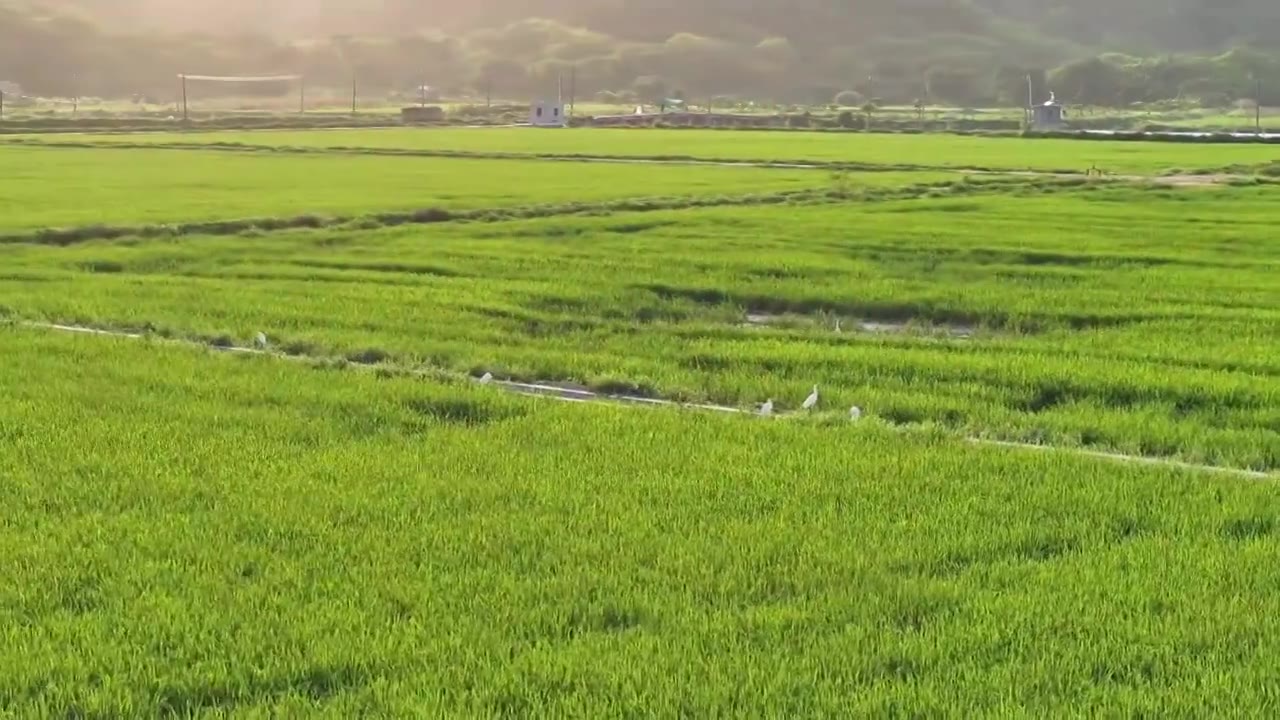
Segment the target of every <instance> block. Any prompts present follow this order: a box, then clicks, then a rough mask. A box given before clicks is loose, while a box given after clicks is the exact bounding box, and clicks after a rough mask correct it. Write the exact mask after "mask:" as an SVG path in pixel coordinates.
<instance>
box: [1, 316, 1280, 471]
mask: <svg viewBox="0 0 1280 720" xmlns="http://www.w3.org/2000/svg"><path fill="white" fill-rule="evenodd" d="M16 324H17V325H18V326H21V327H27V328H34V329H41V330H49V331H52V332H63V333H74V334H79V335H91V336H100V337H113V338H124V339H131V340H145V339H156V340H160V341H163V342H168V343H172V344H175V345H185V346H189V347H203V348H208V349H211V350H215V351H218V352H226V353H233V354H243V355H260V356H264V357H271V358H277V359H283V360H292V361H297V362H316V361H323V360H332V359H337V358H328V357H315V356H308V355H287V354H284V353H281V352H276V351H273V350H271V349H270V348H267V349H259V348H250V347H241V346H218V345H210V344H208V343H204V342H199V341H194V340H179V339H172V338H162V337H159V336H153V335H147V334H143V333H136V332H128V331H123V330H104V329H100V328H92V327H86V326H81V325H63V324H56V323H41V322H29V321H19V322H17V323H16ZM352 367H355V368H362V369H366V370H377V369H379V368H383V369H386V368H387V367H388V366H385V365H381V366H380V365H361V364H358V363H352ZM409 374H411V375H414V376H418V377H424V378H428V377H446V378H452V379H465V380H469V381H471V382H474V383H477V384H484V385H487V386H491V387H494V388H498V389H500V390H505V391H507V392H512V393H516V394H518V395H524V396H528V397H541V398H548V399H552V400H558V401H561V402H573V403H611V404H615V405H630V406H649V407H666V408H678V409H685V410H693V411H700V412H716V413H723V414H730V415H750V416H755V415H756V414H757V413H756V411H754V410H746V409H743V408H738V407H729V406H727V405H714V404H697V403H681V402H676V401H673V400H664V399H660V398H646V397H637V396H633V395H625V394H611V393H601V392H595V391H593V390H589V389H587V388H585V387H582V386H580V385H573V384H569V383H556V382H541V383H528V382H517V381H512V380H498V379H492V380H490V381H488V382H487V383H486V382H485V381H484V380H483V379H482V378H477V377H474V376H470V375H463V374H459V373H454V372H450V371H447V370H443V369H432V370H412V371H409ZM804 416H805V414H804V413H789V414H788V413H779V414H778V415H776V416H775V417H776V418H777V419H787V418H799V417H804ZM963 440H964V441H965V442H968V443H970V444H973V445H980V446H985V447H992V448H1005V449H1009V450H1019V451H1034V452H1049V453H1061V454H1064V455H1074V456H1077V457H1085V458H1094V459H1098V460H1107V461H1111V462H1119V463H1126V464H1139V465H1148V466H1153V467H1164V468H1174V469H1179V470H1186V471H1189V472H1200V473H1210V474H1215V475H1229V476H1233V477H1240V478H1248V479H1252V480H1280V474H1276V473H1266V472H1259V471H1256V470H1245V469H1241V468H1231V467H1218V466H1214V465H1198V464H1195V463H1188V462H1183V461H1180V460H1173V459H1170V458H1158V457H1146V456H1141V455H1126V454H1123V453H1116V452H1107V451H1101V450H1089V449H1086V448H1075V447H1065V446H1056V445H1036V444H1031V443H1019V442H1010V441H1005V440H991V439H988V438H982V437H964V438H963Z"/></svg>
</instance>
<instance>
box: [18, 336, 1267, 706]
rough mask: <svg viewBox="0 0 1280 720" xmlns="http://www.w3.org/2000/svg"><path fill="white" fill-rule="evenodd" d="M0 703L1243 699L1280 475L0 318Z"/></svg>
mask: <svg viewBox="0 0 1280 720" xmlns="http://www.w3.org/2000/svg"><path fill="white" fill-rule="evenodd" d="M0 353H2V354H3V356H4V358H5V363H4V367H3V370H0V398H3V400H2V401H0V403H2V404H0V407H2V408H3V410H4V412H3V413H0V440H3V443H2V444H0V478H2V479H3V482H0V507H3V508H4V511H3V513H2V514H0V551H2V552H0V558H3V559H2V560H0V610H2V612H0V638H2V639H3V642H2V643H0V667H2V668H3V669H4V671H3V672H0V710H3V711H4V712H5V713H12V714H13V715H14V716H17V717H157V716H165V715H176V716H183V717H186V716H192V715H197V714H202V715H237V716H279V717H300V716H327V717H358V716H363V717H375V716H385V717H409V716H424V717H439V716H455V717H457V716H466V717H535V716H536V717H570V716H572V717H591V718H599V717H619V716H635V717H638V716H658V717H676V716H692V717H726V716H744V715H754V716H762V717H848V716H850V715H858V716H895V715H930V716H955V717H980V716H993V717H994V716H999V717H1019V716H1021V717H1049V716H1053V717H1063V716H1098V715H1107V714H1117V715H1126V716H1136V715H1174V716H1194V717H1206V716H1213V715H1227V716H1255V717H1257V716H1267V715H1271V714H1273V713H1274V711H1275V705H1274V703H1275V699H1274V695H1273V693H1272V692H1271V688H1272V678H1273V673H1274V667H1275V664H1276V657H1275V652H1274V648H1275V647H1276V644H1277V640H1278V639H1280V595H1277V593H1276V592H1275V591H1274V589H1275V587H1276V585H1277V583H1280V569H1278V566H1277V564H1276V562H1275V557H1276V553H1277V552H1280V520H1278V519H1277V514H1276V510H1275V508H1276V506H1277V502H1278V501H1280V495H1278V493H1280V491H1278V490H1277V488H1276V486H1275V485H1273V484H1270V483H1249V482H1240V481H1237V480H1226V479H1215V478H1212V477H1203V476H1198V475H1190V474H1185V473H1180V472H1176V471H1171V470H1156V469H1148V468H1135V467H1130V466H1120V465H1116V464H1113V463H1109V462H1105V461H1090V460H1076V459H1070V458H1066V457H1063V456H1057V455H1044V454H1038V453H1030V454H1028V453H1014V452H1007V451H1001V450H991V449H983V448H977V447H971V446H967V445H965V444H962V443H955V442H950V441H945V440H939V439H937V438H929V437H927V436H919V437H913V436H910V435H904V434H900V433H895V432H890V431H887V430H884V429H881V428H879V427H877V426H875V425H874V424H864V425H862V426H856V427H855V426H850V425H848V424H839V425H836V426H822V425H819V424H812V423H803V422H762V421H758V420H753V419H749V418H725V417H718V416H715V417H713V416H705V415H695V414H688V413H676V412H665V411H646V410H634V409H633V410H621V409H611V408H597V407H585V406H576V405H564V404H558V403H553V402H550V401H543V402H535V401H524V400H516V399H511V398H507V397H505V396H501V395H500V394H499V393H498V392H497V391H484V390H480V389H472V388H460V387H440V386H434V385H430V384H427V383H424V382H420V381H412V380H407V379H397V378H379V377H377V376H375V375H374V374H373V373H358V372H338V371H332V370H328V371H322V370H312V369H308V368H306V367H303V366H301V365H299V364H297V363H289V362H284V361H279V360H270V359H261V358H257V359H254V358H234V357H229V356H210V355H207V354H203V353H200V352H193V351H188V350H183V349H175V348H171V347H160V346H151V345H148V344H145V343H137V342H133V341H119V340H110V339H104V338H89V337H72V338H68V337H57V336H54V335H51V334H47V333H45V334H41V333H37V332H33V331H20V330H13V329H5V328H0Z"/></svg>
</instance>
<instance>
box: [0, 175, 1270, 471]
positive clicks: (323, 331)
mask: <svg viewBox="0 0 1280 720" xmlns="http://www.w3.org/2000/svg"><path fill="white" fill-rule="evenodd" d="M475 162H477V163H480V165H483V162H482V161H475ZM1045 190H1046V191H1049V190H1052V188H1045ZM1040 192H1041V190H1040V189H1037V188H1036V187H1034V186H1031V185H1027V186H1026V187H1024V188H1022V189H1020V190H1012V191H1006V194H1004V195H997V196H985V197H984V196H973V197H955V198H948V199H941V198H939V199H933V200H930V199H925V200H911V201H897V202H883V203H875V204H860V203H843V204H836V205H817V206H808V207H804V206H796V207H792V208H789V209H779V208H777V207H773V206H768V207H761V208H743V207H735V208H732V209H728V208H726V209H702V210H691V211H680V212H671V211H657V212H650V213H645V214H636V215H627V214H611V215H608V216H606V217H601V218H546V219H539V220H531V221H522V222H509V223H490V224H478V225H467V224H442V225H433V226H430V227H407V228H397V229H389V230H380V231H316V232H304V233H296V234H285V235H272V236H268V237H266V238H264V237H258V236H250V237H228V238H222V239H216V238H200V237H191V238H188V239H184V240H181V241H177V242H175V241H173V240H171V239H167V238H166V239H159V240H148V241H137V240H131V239H125V240H121V241H116V242H110V243H102V242H89V243H85V244H80V245H76V246H73V247H65V248H57V247H54V248H50V247H40V246H28V245H17V246H10V247H9V248H7V249H5V250H4V255H5V261H6V262H5V269H6V275H7V278H6V279H7V282H6V283H5V284H4V285H3V287H0V306H3V307H5V308H7V309H8V310H9V312H10V313H12V314H14V315H16V316H19V317H24V318H48V319H53V320H59V321H74V322H81V323H88V324H97V325H103V326H106V327H128V328H140V327H146V328H152V329H154V330H157V331H160V332H163V333H166V334H178V335H184V336H197V337H202V338H205V339H215V338H219V337H231V338H239V339H240V340H241V342H247V340H248V338H251V337H252V336H253V334H254V333H255V332H257V331H259V330H266V331H267V332H269V333H270V334H271V335H272V336H273V337H277V338H278V339H279V341H280V342H281V343H283V344H284V346H286V347H289V348H292V349H293V350H294V351H296V352H302V353H311V354H319V355H326V356H327V355H337V356H342V355H347V356H351V357H363V356H365V355H366V353H367V351H370V350H372V351H373V356H375V357H377V358H379V359H384V358H385V359H390V360H392V361H394V362H395V363H396V364H401V365H405V366H413V365H416V364H419V363H425V364H428V365H431V366H443V367H448V368H452V369H455V370H473V369H475V370H477V371H479V370H491V371H493V372H495V373H496V374H498V375H499V376H512V377H517V378H523V379H533V380H556V381H578V382H584V383H587V384H591V385H595V386H597V387H604V388H615V389H626V390H630V391H632V392H639V393H646V394H655V395H659V396H665V397H679V398H691V399H705V400H714V401H720V402H726V403H731V404H740V405H744V406H745V405H750V404H752V403H758V402H762V401H763V400H764V399H765V398H768V397H774V398H777V399H778V402H779V407H794V406H795V405H796V404H797V403H798V401H799V400H800V399H801V398H803V397H804V395H805V394H807V391H808V388H809V387H810V386H811V385H812V384H814V383H818V384H820V385H822V386H823V387H824V388H825V389H826V390H825V393H826V397H827V398H828V405H827V407H828V408H835V409H837V410H839V409H841V408H843V409H847V408H848V407H849V406H850V405H851V404H854V403H857V404H859V405H861V406H862V407H864V408H865V409H866V410H867V411H868V412H869V413H870V414H871V415H873V416H875V417H878V418H880V419H882V420H884V421H887V422H890V423H893V424H901V425H928V426H938V427H941V428H945V429H947V430H949V431H953V432H956V433H966V434H979V435H990V436H995V437H1000V438H1005V439H1018V440H1028V441H1047V442H1051V443H1053V444H1066V445H1081V446H1087V447H1094V448H1102V449H1111V450H1119V451H1124V452H1129V453H1133V454H1138V455H1147V456H1176V457H1180V458H1184V459H1188V460H1192V461H1197V462H1207V463H1213V464H1222V465H1228V466H1235V467H1247V468H1254V469H1261V470H1275V469H1278V468H1280V434H1278V433H1280V365H1278V364H1277V357H1280V355H1278V354H1277V353H1276V348H1277V345H1278V344H1280V332H1278V329H1280V288H1278V287H1277V285H1276V283H1275V281H1274V278H1275V275H1276V273H1277V271H1278V270H1280V262H1278V261H1277V257H1276V253H1275V250H1274V242H1273V241H1272V240H1270V239H1269V236H1268V235H1267V233H1266V228H1268V227H1269V226H1270V224H1271V222H1272V218H1273V217H1274V213H1275V205H1274V200H1273V198H1272V197H1271V196H1272V193H1271V192H1270V190H1269V189H1266V188H1255V189H1244V188H1239V189H1226V188H1217V189H1183V188H1179V189H1169V190H1164V191H1159V190H1134V189H1126V188H1112V189H1107V188H1088V189H1085V190H1081V191H1077V192H1075V193H1069V194H1065V195H1063V194H1056V195H1047V196H1042V195H1040ZM211 298H217V301H215V302H211V301H210V299H211ZM748 314H766V315H769V316H771V317H765V318H763V319H761V318H757V319H756V323H757V325H758V326H746V325H745V324H746V323H747V322H748V317H747V316H748ZM773 316H776V317H773ZM837 319H839V320H840V321H841V323H842V327H843V328H844V329H846V330H848V332H845V333H842V334H837V333H836V332H835V331H834V330H835V322H836V321H837ZM868 321H870V322H874V323H881V324H885V325H887V327H876V330H878V332H859V331H858V329H859V325H860V323H864V322H868ZM886 331H887V332H886ZM970 335H973V337H969V336H970Z"/></svg>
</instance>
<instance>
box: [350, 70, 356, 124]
mask: <svg viewBox="0 0 1280 720" xmlns="http://www.w3.org/2000/svg"><path fill="white" fill-rule="evenodd" d="M351 114H352V115H355V114H356V74H355V73H354V72H352V73H351Z"/></svg>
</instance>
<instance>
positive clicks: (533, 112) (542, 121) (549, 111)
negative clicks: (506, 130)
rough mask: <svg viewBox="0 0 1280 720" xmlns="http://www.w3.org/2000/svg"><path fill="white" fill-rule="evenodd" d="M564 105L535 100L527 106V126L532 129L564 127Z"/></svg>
mask: <svg viewBox="0 0 1280 720" xmlns="http://www.w3.org/2000/svg"><path fill="white" fill-rule="evenodd" d="M565 123H566V118H565V116H564V103H562V102H558V101H557V102H553V101H550V100H536V101H534V102H533V104H531V105H530V106H529V124H530V125H532V126H533V127H564V126H565Z"/></svg>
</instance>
